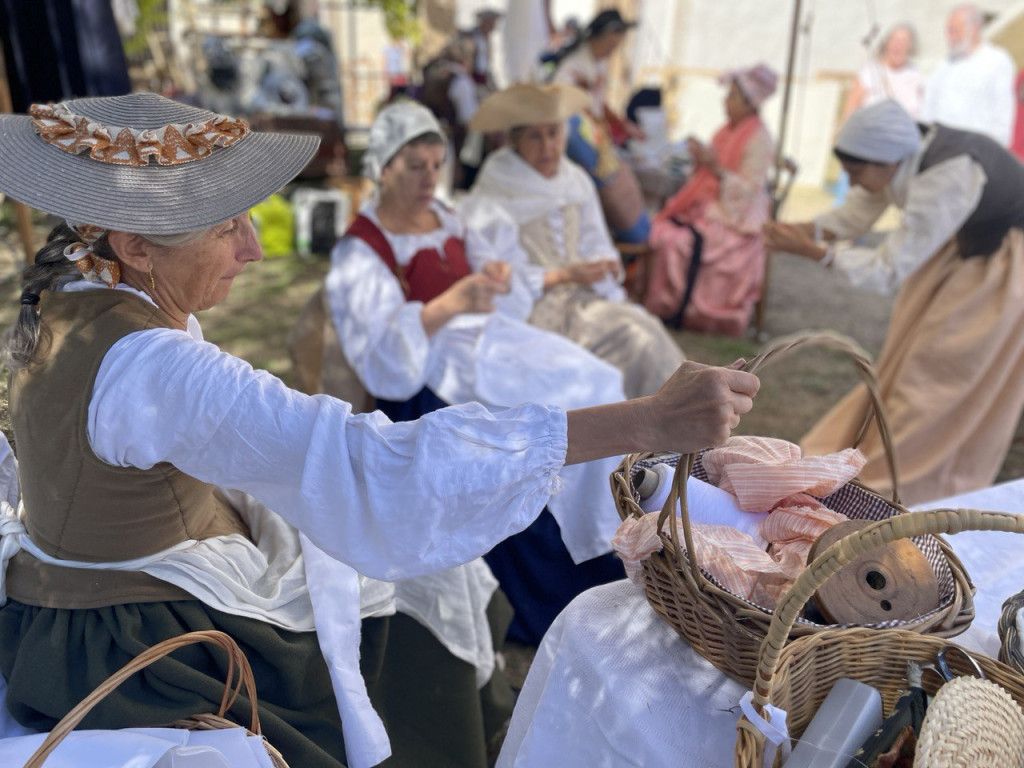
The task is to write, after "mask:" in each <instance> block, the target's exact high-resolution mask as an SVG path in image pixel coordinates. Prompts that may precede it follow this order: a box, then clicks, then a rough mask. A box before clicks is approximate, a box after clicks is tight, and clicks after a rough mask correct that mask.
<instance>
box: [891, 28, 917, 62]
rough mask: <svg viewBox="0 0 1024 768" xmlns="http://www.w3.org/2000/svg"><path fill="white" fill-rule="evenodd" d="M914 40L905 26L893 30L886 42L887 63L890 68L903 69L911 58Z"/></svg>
mask: <svg viewBox="0 0 1024 768" xmlns="http://www.w3.org/2000/svg"><path fill="white" fill-rule="evenodd" d="M913 45H914V41H913V39H912V38H911V36H910V32H909V31H908V30H906V29H904V28H903V27H900V28H899V29H895V30H893V32H892V34H891V35H889V39H888V40H887V41H886V43H885V57H884V58H885V63H886V66H888V67H889V68H890V69H902V68H903V67H905V66H906V64H907V61H908V60H909V59H910V50H911V48H913Z"/></svg>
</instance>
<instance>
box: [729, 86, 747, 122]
mask: <svg viewBox="0 0 1024 768" xmlns="http://www.w3.org/2000/svg"><path fill="white" fill-rule="evenodd" d="M753 111H754V108H753V107H752V106H751V104H750V102H749V101H747V97H746V96H744V95H743V91H741V90H740V87H739V86H738V85H736V82H735V81H733V82H732V83H731V84H730V85H729V92H728V93H727V94H725V116H726V117H727V118H728V119H729V122H730V123H737V122H739V121H740V120H741V119H742V118H744V117H746V116H747V115H749V114H750V113H752V112H753Z"/></svg>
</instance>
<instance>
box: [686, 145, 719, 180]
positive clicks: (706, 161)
mask: <svg viewBox="0 0 1024 768" xmlns="http://www.w3.org/2000/svg"><path fill="white" fill-rule="evenodd" d="M686 145H687V148H688V149H689V150H690V157H692V158H693V161H694V163H696V164H697V167H698V168H702V167H706V168H708V169H709V170H710V171H712V172H713V173H715V174H716V175H717V173H718V171H719V167H718V152H716V151H715V148H714V147H711V146H708V145H707V144H703V143H701V142H700V141H698V140H697V139H688V140H687V142H686Z"/></svg>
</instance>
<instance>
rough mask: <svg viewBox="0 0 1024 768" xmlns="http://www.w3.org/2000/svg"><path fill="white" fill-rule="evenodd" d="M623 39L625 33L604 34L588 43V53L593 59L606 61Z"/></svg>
mask: <svg viewBox="0 0 1024 768" xmlns="http://www.w3.org/2000/svg"><path fill="white" fill-rule="evenodd" d="M625 38H626V33H625V32H605V33H604V34H603V35H600V36H598V37H595V38H593V39H592V40H591V41H590V53H591V55H592V56H593V57H594V58H595V59H607V58H608V57H609V56H611V55H612V53H614V52H615V49H616V48H618V47H619V46H620V45H621V44H622V41H623V40H624V39H625Z"/></svg>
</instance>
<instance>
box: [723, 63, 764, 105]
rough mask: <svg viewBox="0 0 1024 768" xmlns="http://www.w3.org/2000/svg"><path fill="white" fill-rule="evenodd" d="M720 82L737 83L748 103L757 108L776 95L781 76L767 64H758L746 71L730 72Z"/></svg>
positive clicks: (736, 70) (724, 74)
mask: <svg viewBox="0 0 1024 768" xmlns="http://www.w3.org/2000/svg"><path fill="white" fill-rule="evenodd" d="M719 81H720V82H722V83H723V84H724V83H731V82H735V83H736V85H737V87H738V88H739V89H740V91H741V92H742V93H743V95H744V96H745V97H746V99H747V101H749V102H750V104H751V105H752V106H753V107H755V108H756V107H759V106H761V103H762V102H763V101H764V100H765V99H767V98H768V97H769V96H771V95H772V94H773V93H775V86H776V84H777V83H778V82H779V76H778V75H776V74H775V70H773V69H772V68H771V67H769V66H768V65H767V64H756V65H754V66H753V67H747V68H746V69H733V70H729V71H728V72H725V73H723V74H722V76H721V77H720V78H719Z"/></svg>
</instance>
